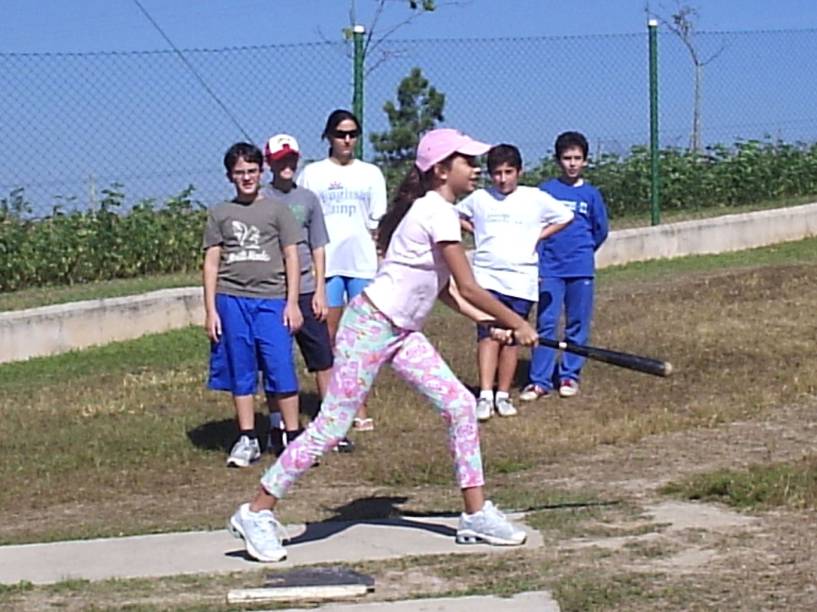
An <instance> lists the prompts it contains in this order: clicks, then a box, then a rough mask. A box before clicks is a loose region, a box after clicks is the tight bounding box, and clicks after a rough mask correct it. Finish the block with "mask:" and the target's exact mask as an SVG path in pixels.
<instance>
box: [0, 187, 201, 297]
mask: <svg viewBox="0 0 817 612" xmlns="http://www.w3.org/2000/svg"><path fill="white" fill-rule="evenodd" d="M192 193H193V188H192V187H188V188H187V189H185V190H184V191H182V192H181V193H180V194H179V195H177V196H175V197H173V198H171V199H170V200H168V201H166V202H165V203H164V205H163V206H159V207H157V206H156V204H155V202H154V201H153V200H143V201H141V202H139V203H138V204H136V205H135V206H134V207H133V208H132V209H130V210H128V211H123V210H122V206H123V203H124V197H125V196H124V194H123V193H121V192H120V191H119V190H118V186H116V185H114V186H113V187H112V188H110V189H106V190H104V191H103V192H102V194H103V198H102V200H101V201H100V203H99V206H98V207H96V208H94V209H91V210H84V211H72V212H65V211H64V210H63V209H62V208H61V207H60V206H55V207H54V208H53V209H52V211H51V214H49V215H48V216H46V217H44V218H40V219H34V218H32V217H31V216H30V215H31V206H30V205H29V204H28V203H27V202H26V201H25V199H24V196H23V192H22V190H20V189H17V190H15V191H13V192H12V193H11V194H10V195H9V197H7V198H3V199H0V291H15V290H18V289H24V288H29V287H42V286H48V285H73V284H75V283H84V282H88V281H99V280H110V279H114V278H128V277H133V276H140V275H145V274H164V273H170V272H189V271H192V270H194V269H197V268H198V267H199V266H200V265H201V234H202V230H203V228H204V223H205V210H204V207H203V206H202V205H201V204H199V203H197V202H194V201H193V200H192V199H191V195H192Z"/></svg>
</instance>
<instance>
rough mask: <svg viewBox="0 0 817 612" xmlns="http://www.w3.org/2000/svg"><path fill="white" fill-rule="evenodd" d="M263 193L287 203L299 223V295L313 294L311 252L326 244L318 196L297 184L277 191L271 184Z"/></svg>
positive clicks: (326, 239) (324, 226) (327, 235)
mask: <svg viewBox="0 0 817 612" xmlns="http://www.w3.org/2000/svg"><path fill="white" fill-rule="evenodd" d="M262 193H263V194H264V195H265V196H268V197H270V198H272V199H273V200H277V201H279V202H283V203H284V204H286V205H287V206H288V207H289V210H290V211H292V214H293V216H294V217H295V220H296V221H297V222H298V223H299V224H300V226H301V239H300V240H299V241H298V259H299V260H300V262H301V293H312V292H313V291H315V276H314V275H313V273H312V271H313V262H312V251H313V250H314V249H317V248H320V247H322V246H325V245H326V244H327V243H328V242H329V234H328V233H327V231H326V223H325V222H324V220H323V209H322V208H321V202H320V200H318V196H316V195H315V194H314V193H313V192H311V191H309V189H304V188H303V187H298V186H297V185H294V186H293V187H292V189H290V190H289V191H280V190H278V189H276V188H275V187H273V186H272V185H267V186H266V187H264V189H263V190H262Z"/></svg>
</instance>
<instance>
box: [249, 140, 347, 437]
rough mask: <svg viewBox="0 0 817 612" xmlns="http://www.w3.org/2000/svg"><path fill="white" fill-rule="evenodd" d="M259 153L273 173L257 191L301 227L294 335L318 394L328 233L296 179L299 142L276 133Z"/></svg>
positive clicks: (322, 373)
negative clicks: (298, 320) (300, 322)
mask: <svg viewBox="0 0 817 612" xmlns="http://www.w3.org/2000/svg"><path fill="white" fill-rule="evenodd" d="M264 157H265V158H266V161H267V164H268V165H269V167H270V170H271V172H272V175H273V180H272V183H271V184H269V185H267V186H265V187H264V188H263V189H262V191H261V193H262V194H264V195H266V196H269V197H270V198H271V199H273V200H276V201H278V202H282V203H283V204H285V205H286V206H287V207H288V208H289V210H290V211H291V212H292V214H293V215H294V216H295V219H296V220H297V221H298V223H299V224H300V226H301V238H300V240H299V241H298V258H299V260H300V262H301V295H300V298H299V306H300V308H301V313H302V314H303V317H304V324H303V326H302V327H301V329H300V330H298V333H296V334H295V340H296V342H297V343H298V346H299V347H300V349H301V354H302V355H303V358H304V361H305V362H306V367H307V369H308V370H309V371H310V372H314V373H315V379H316V381H317V385H318V394H319V395H320V397H321V399H323V396H324V395H325V393H326V388H327V386H328V385H329V375H330V373H331V370H332V363H333V359H332V343H331V340H330V338H329V328H328V327H327V324H326V316H327V314H328V307H327V303H326V249H325V248H324V247H325V246H326V244H327V243H328V242H329V234H328V233H327V231H326V223H325V221H324V218H323V209H322V208H321V203H320V200H319V199H318V196H316V195H315V194H314V193H313V192H312V191H310V190H308V189H305V188H303V187H299V186H298V185H296V184H295V181H294V179H295V171H296V170H297V169H298V159H299V157H300V150H299V147H298V141H297V140H295V138H293V137H292V136H290V135H288V134H276V135H275V136H273V137H271V138H270V139H269V140H268V141H267V144H266V147H265V148H264ZM267 404H268V405H269V409H270V446H271V447H272V450H273V452H280V451H281V450H283V445H284V440H283V439H281V436H280V414H279V413H278V412H277V408H276V407H275V405H274V404H275V403H274V402H273V401H271V398H269V397H268V398H267ZM337 449H338V450H339V451H340V452H351V451H352V450H353V449H354V445H353V444H352V442H351V441H350V440H349V439H348V438H344V439H343V440H341V442H340V444H338V446H337Z"/></svg>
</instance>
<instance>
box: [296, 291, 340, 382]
mask: <svg viewBox="0 0 817 612" xmlns="http://www.w3.org/2000/svg"><path fill="white" fill-rule="evenodd" d="M313 295H315V294H314V293H302V294H301V296H300V297H299V298H298V307H299V308H300V309H301V314H302V315H303V316H304V324H303V326H302V327H301V329H299V330H298V333H296V334H295V341H296V342H297V343H298V348H299V349H301V355H303V357H304V362H305V363H306V369H307V370H309V371H310V372H320V371H321V370H328V369H329V368H331V367H332V363H333V359H332V343H331V341H330V340H329V328H328V327H327V326H326V321H319V320H318V319H316V318H315V312H314V311H313V310H312V296H313Z"/></svg>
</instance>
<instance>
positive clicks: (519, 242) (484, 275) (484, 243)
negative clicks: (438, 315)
mask: <svg viewBox="0 0 817 612" xmlns="http://www.w3.org/2000/svg"><path fill="white" fill-rule="evenodd" d="M457 210H458V211H459V213H460V215H462V216H463V217H464V218H465V219H468V220H469V221H470V222H471V223H472V224H473V226H474V243H475V248H474V278H476V280H477V282H478V283H479V284H480V285H482V286H483V287H485V288H486V289H493V290H494V291H498V292H499V293H503V294H505V295H509V296H512V297H518V298H523V299H525V300H530V301H532V302H535V301H536V300H537V299H538V297H539V282H538V280H539V268H538V262H539V259H538V257H537V255H536V244H537V242H539V234H540V233H541V232H542V229H543V228H544V227H545V226H547V225H550V224H552V223H566V222H568V221H570V220H571V219H573V213H572V212H571V210H570V209H569V208H568V207H567V206H565V205H564V204H562V203H561V202H559V201H558V200H556V199H555V198H554V197H553V196H551V195H550V194H549V193H546V192H544V191H542V190H540V189H537V188H536V187H525V186H520V187H517V188H516V189H515V190H514V191H513V192H511V193H509V194H508V195H503V194H501V193H499V192H498V191H497V190H496V189H494V188H488V189H479V190H478V191H475V192H474V193H472V194H471V195H469V196H468V197H467V198H465V199H464V200H462V201H461V202H460V203H459V204H457Z"/></svg>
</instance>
